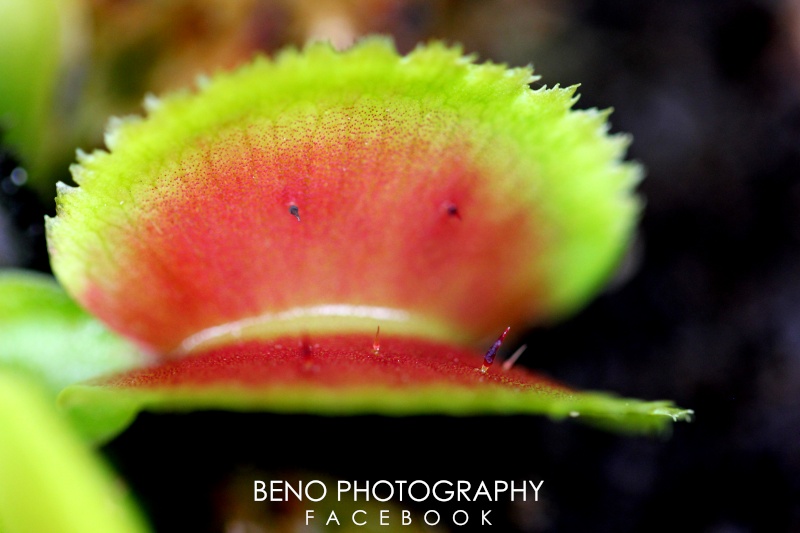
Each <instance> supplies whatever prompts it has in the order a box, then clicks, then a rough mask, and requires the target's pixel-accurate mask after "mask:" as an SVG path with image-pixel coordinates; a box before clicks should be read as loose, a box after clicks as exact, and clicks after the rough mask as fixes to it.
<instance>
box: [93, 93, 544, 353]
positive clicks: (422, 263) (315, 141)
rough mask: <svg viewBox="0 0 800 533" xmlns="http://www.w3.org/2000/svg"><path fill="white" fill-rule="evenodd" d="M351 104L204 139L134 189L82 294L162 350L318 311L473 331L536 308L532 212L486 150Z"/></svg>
mask: <svg viewBox="0 0 800 533" xmlns="http://www.w3.org/2000/svg"><path fill="white" fill-rule="evenodd" d="M353 113H354V114H352V115H351V114H349V111H347V110H342V111H339V112H331V113H328V114H326V115H325V117H324V118H318V119H317V122H316V123H314V124H310V125H308V127H307V129H306V130H302V131H301V132H300V133H298V131H297V126H296V125H292V126H291V129H286V130H284V129H282V128H283V127H282V126H281V125H276V124H270V125H268V126H264V127H255V126H251V127H249V128H231V129H230V130H228V132H227V133H224V134H220V135H218V136H217V137H214V138H208V139H205V138H204V139H203V140H200V141H198V146H197V148H198V150H197V153H194V154H189V155H187V156H186V157H185V158H183V159H182V161H181V162H180V163H176V164H170V165H166V164H165V166H164V168H163V169H160V170H158V172H159V173H160V174H161V177H160V178H159V180H158V182H157V183H156V184H155V185H153V186H149V185H148V186H144V187H143V188H142V189H134V190H133V191H132V192H133V195H134V196H133V200H131V201H130V202H126V204H133V205H124V206H121V209H125V210H126V212H127V220H128V223H127V224H124V225H122V226H114V227H111V228H109V232H108V234H107V235H105V236H104V239H105V240H106V241H107V248H108V249H110V250H113V251H114V252H113V262H108V260H107V259H104V258H103V254H98V257H97V261H98V263H97V265H96V267H95V268H94V269H93V270H90V272H92V273H91V274H90V279H89V283H88V285H87V292H86V294H85V297H84V298H82V299H81V300H82V301H83V302H84V303H85V304H86V305H87V307H89V308H90V309H91V310H92V311H93V312H94V313H95V314H96V315H98V316H100V317H101V318H102V319H103V320H105V321H106V322H108V323H110V324H111V325H112V326H113V327H114V328H115V329H117V330H119V331H121V332H123V333H124V334H126V335H128V336H131V337H133V338H136V339H138V340H139V341H140V343H141V344H143V345H144V346H146V347H148V348H150V349H152V350H154V351H157V352H167V351H170V350H172V349H174V348H175V347H176V346H177V345H178V344H179V343H180V342H181V341H182V340H183V339H185V338H186V337H188V336H190V335H192V334H194V333H196V332H197V331H200V330H202V329H205V328H208V327H212V326H216V325H219V324H224V323H228V322H231V321H236V320H240V319H243V318H248V317H252V316H258V315H262V314H265V313H274V312H279V311H283V310H286V309H289V308H294V307H303V306H313V305H325V304H348V305H370V306H385V307H391V308H396V309H403V310H406V311H409V312H412V313H415V314H417V315H421V316H428V317H434V318H436V319H439V320H441V321H444V322H448V323H451V324H454V325H455V326H456V329H461V330H463V331H466V332H470V334H474V335H475V338H481V337H482V336H484V335H494V334H495V332H496V331H499V330H500V329H501V328H502V327H505V326H506V325H509V324H518V323H520V322H524V321H527V319H528V318H530V317H532V316H535V315H536V313H537V310H538V308H539V307H541V305H542V304H541V298H539V291H540V287H537V286H536V284H535V283H531V279H535V274H533V273H532V269H533V268H534V266H535V260H536V256H537V254H539V253H541V251H540V250H538V249H537V246H538V243H539V242H540V241H541V238H540V235H539V231H540V228H537V227H536V225H535V213H532V211H531V206H529V205H525V204H524V203H523V202H514V201H513V200H514V198H513V196H512V197H511V198H509V199H507V200H499V199H498V198H502V197H503V196H502V195H498V194H497V191H496V190H495V189H496V188H497V176H495V175H489V174H488V173H487V171H485V170H482V169H481V164H477V163H475V159H476V158H477V159H480V156H479V155H475V154H480V153H481V151H482V150H483V149H484V148H485V147H481V146H474V145H472V144H470V141H469V139H468V138H467V136H466V135H462V134H460V133H459V132H458V131H454V129H453V126H452V125H450V124H448V123H446V122H445V121H444V120H443V119H442V120H440V119H438V118H437V117H428V118H426V119H425V120H423V121H421V123H420V124H418V126H417V128H416V129H411V128H409V127H407V126H404V125H403V123H402V121H400V120H398V119H397V118H396V117H394V116H391V115H388V114H384V115H382V114H381V113H382V111H374V110H373V111H364V110H363V109H361V110H358V111H353ZM359 113H360V115H359ZM426 120H427V121H428V122H426ZM286 128H289V126H287V127H286ZM287 139H288V140H287ZM483 164H484V165H485V162H484V163H483ZM504 194H505V196H506V197H507V196H508V195H509V192H508V191H506V192H505V193H504ZM512 194H513V192H512ZM292 205H295V206H297V208H298V214H299V216H300V221H298V220H297V219H296V218H295V216H293V215H292V214H291V213H290V207H291V206H292ZM453 206H455V207H456V208H457V211H458V216H455V215H453V213H452V207H453ZM104 262H105V263H104ZM104 265H105V266H104Z"/></svg>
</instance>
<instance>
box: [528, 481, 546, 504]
mask: <svg viewBox="0 0 800 533" xmlns="http://www.w3.org/2000/svg"><path fill="white" fill-rule="evenodd" d="M542 483H544V480H541V481H540V482H539V484H538V485H534V484H533V481H530V480H528V484H529V485H530V486H531V487H533V491H534V496H533V501H535V502H538V501H539V487H541V486H542Z"/></svg>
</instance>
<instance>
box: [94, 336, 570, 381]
mask: <svg viewBox="0 0 800 533" xmlns="http://www.w3.org/2000/svg"><path fill="white" fill-rule="evenodd" d="M373 340H374V338H372V337H370V336H368V335H325V336H304V337H284V338H280V339H276V340H272V341H246V342H239V343H236V344H231V345H227V346H224V347H221V348H214V349H210V350H207V351H204V352H201V353H197V354H192V355H189V356H186V357H183V358H181V359H178V360H173V361H168V362H165V363H162V364H160V365H159V366H156V367H153V368H148V369H141V370H135V371H132V372H128V373H125V374H120V375H117V376H114V377H111V378H107V379H104V380H101V381H100V382H98V383H99V384H104V385H110V386H118V387H131V388H170V387H187V386H188V387H198V388H202V387H204V386H226V385H235V386H236V387H239V388H241V389H247V388H260V389H266V388H268V387H270V386H279V387H291V386H292V385H309V384H313V385H315V386H319V387H327V388H341V389H347V388H349V387H365V386H366V387H373V386H378V387H386V388H399V389H402V388H412V389H413V388H414V387H420V386H426V385H439V384H441V385H451V386H457V387H479V386H482V385H491V384H495V385H498V386H506V387H511V388H528V387H537V388H543V387H544V388H549V389H558V390H563V391H567V390H568V389H566V387H564V386H563V385H560V384H558V383H556V382H554V381H551V380H549V379H546V378H543V377H541V376H538V375H536V374H533V373H531V372H529V371H527V370H525V369H522V368H512V369H510V370H509V371H504V370H503V369H502V368H501V364H500V363H499V362H497V363H495V364H494V365H492V367H490V368H489V370H488V371H487V372H486V373H482V372H480V370H479V369H480V367H481V363H482V362H483V357H482V355H481V354H479V353H478V352H475V351H472V350H468V349H464V348H458V347H452V346H448V345H446V344H442V343H436V342H431V341H424V340H419V339H411V338H403V337H396V338H391V337H389V338H386V339H382V340H381V343H380V344H381V346H380V352H379V353H378V354H376V353H375V352H374V351H373V349H372V344H373Z"/></svg>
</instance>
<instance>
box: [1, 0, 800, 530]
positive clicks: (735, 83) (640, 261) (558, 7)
mask: <svg viewBox="0 0 800 533" xmlns="http://www.w3.org/2000/svg"><path fill="white" fill-rule="evenodd" d="M234 5H235V7H232V6H234ZM81 16H82V18H81V19H80V20H81V21H82V22H81V24H82V26H81V27H82V28H83V31H82V32H78V36H77V37H74V38H75V39H77V40H79V41H80V43H79V44H78V45H76V47H77V48H78V49H81V50H83V51H84V55H83V56H81V57H83V59H74V57H72V56H71V57H72V59H69V60H68V64H67V65H66V67H65V68H64V69H63V71H64V72H66V74H65V75H64V77H63V78H62V79H63V80H67V81H68V83H67V81H65V82H64V83H63V84H62V85H59V86H58V88H57V91H56V92H57V99H59V101H60V102H66V103H64V104H62V108H61V119H60V120H62V128H61V131H62V141H61V142H62V143H63V145H64V148H63V149H58V148H55V149H53V150H52V151H51V153H50V155H48V157H49V158H50V159H49V160H48V164H47V165H41V166H39V167H37V168H46V169H49V170H42V171H41V172H40V173H39V174H38V175H33V174H32V173H31V172H28V173H27V174H25V175H22V174H20V172H19V170H15V169H17V168H18V167H19V165H20V161H24V154H20V153H19V151H17V150H16V149H14V148H11V147H6V148H5V149H4V151H3V155H2V162H1V165H0V170H2V181H0V266H16V267H23V268H34V269H38V270H45V271H46V270H47V268H48V263H47V258H46V252H45V245H44V236H43V230H42V216H43V214H44V213H45V212H50V211H52V210H53V205H52V196H53V189H52V183H53V182H54V180H55V179H69V178H68V176H67V175H66V174H65V171H64V169H66V161H68V160H69V159H70V158H71V157H72V153H71V151H72V150H73V149H74V147H75V146H83V147H84V148H88V147H91V146H92V145H97V144H99V143H100V132H101V131H102V124H103V122H104V120H105V117H106V116H107V115H108V114H111V113H117V114H119V113H126V112H136V111H137V110H138V106H139V102H140V101H141V99H142V97H143V95H144V94H145V93H146V92H147V91H155V92H161V91H163V90H167V89H170V88H173V87H176V86H181V85H183V84H185V83H188V82H189V81H191V79H193V77H194V76H195V75H196V73H197V72H198V71H205V72H210V71H213V70H214V69H215V68H229V67H232V66H233V65H235V64H236V63H238V62H239V61H242V60H244V59H245V58H246V57H249V56H250V54H251V52H252V51H253V50H262V51H264V52H266V53H268V54H270V53H273V52H274V51H275V50H277V49H278V48H280V47H281V46H283V45H285V44H290V43H295V44H299V43H302V42H303V41H304V40H305V39H307V38H310V37H329V38H332V39H333V41H334V42H335V43H336V44H337V45H339V46H346V45H347V44H348V43H350V42H352V40H353V39H354V38H356V37H357V36H358V35H361V34H364V33H370V32H381V33H388V34H391V35H393V36H395V39H396V41H397V44H398V48H400V49H401V51H407V50H409V49H411V48H413V46H414V44H415V43H417V42H418V41H422V40H427V39H430V38H441V39H445V40H448V41H458V42H461V43H463V45H464V49H465V51H467V52H474V53H477V54H478V55H479V57H480V58H481V59H488V60H492V61H496V62H506V63H508V64H510V65H524V64H528V63H532V64H533V65H534V66H535V69H536V71H537V73H538V74H540V75H542V76H543V78H542V80H541V81H540V82H537V83H542V84H547V85H552V84H555V83H560V84H561V85H571V84H576V83H580V84H581V88H580V93H581V94H582V96H581V100H580V102H579V103H578V106H577V107H581V108H585V107H595V106H596V107H601V108H605V107H610V106H613V107H614V110H615V111H614V114H613V115H612V118H611V120H612V123H613V129H614V131H624V132H629V133H631V134H632V135H633V138H634V142H633V144H632V147H631V150H630V155H631V157H632V158H633V159H636V160H638V161H640V162H641V163H643V164H644V165H645V167H646V168H647V177H646V179H645V181H644V182H643V183H642V184H641V186H640V191H641V194H642V196H643V197H644V198H645V200H646V209H645V211H644V215H643V218H642V221H641V225H640V228H641V229H640V232H639V235H638V239H637V242H636V243H635V246H634V248H633V252H632V253H631V255H630V257H629V258H628V260H627V261H626V264H625V268H624V269H623V272H622V273H621V274H620V279H619V280H618V282H617V283H615V284H614V285H613V286H612V288H611V289H609V291H607V292H606V293H605V294H604V295H602V296H601V297H600V298H598V299H597V300H596V301H595V302H594V303H592V304H591V305H590V306H589V307H588V308H586V309H585V310H584V311H583V312H581V313H580V314H578V315H577V316H575V317H573V318H572V319H570V320H568V321H566V322H564V323H562V324H559V325H554V326H548V327H540V328H538V329H536V330H534V331H532V332H530V334H529V335H528V336H527V338H526V339H525V342H527V344H528V345H529V350H528V352H527V353H526V354H525V355H524V356H523V358H522V362H521V364H524V365H527V366H529V367H531V368H535V369H537V370H539V371H542V372H544V373H546V374H548V375H550V376H553V377H555V378H558V379H560V380H562V381H564V382H566V383H569V384H571V385H574V386H575V387H578V388H585V389H602V390H613V391H615V392H618V393H620V394H623V395H629V396H633V397H640V398H648V399H658V398H669V399H674V400H675V401H676V403H677V404H678V405H681V406H684V407H690V408H693V409H694V410H695V411H696V413H697V416H696V420H695V421H694V422H693V423H691V424H679V425H677V426H675V428H674V432H673V435H672V436H671V438H668V439H658V438H656V439H652V438H639V437H626V436H615V435H610V434H607V433H604V432H602V431H599V430H595V429H592V428H588V427H584V426H581V425H579V424H575V423H571V422H569V423H553V422H550V421H548V420H543V419H538V418H527V417H507V418H502V417H501V418H469V419H451V418H440V417H422V418H415V417H410V418H400V419H386V418H381V417H354V418H345V419H338V418H337V419H328V418H324V417H313V416H306V417H300V416H278V415H230V414H220V413H216V414H215V413H198V414H193V415H187V416H183V415H181V416H177V415H171V416H168V415H158V416H157V415H143V416H141V417H140V419H139V420H138V421H137V422H136V423H135V424H134V426H133V427H132V428H131V429H130V430H129V431H128V432H126V433H125V434H124V435H122V436H121V437H119V438H118V439H117V440H115V441H114V442H112V443H110V445H108V446H107V447H106V448H105V450H104V451H105V452H106V453H107V454H108V455H109V457H111V459H112V461H113V462H114V463H115V465H116V466H117V468H118V469H119V470H120V471H121V473H122V475H123V477H125V478H126V479H127V481H128V482H129V483H130V484H131V486H132V488H133V490H134V491H136V492H137V493H138V494H139V495H140V499H141V500H142V503H143V505H144V506H145V509H146V511H147V512H148V513H149V515H150V516H151V517H152V519H153V522H154V524H155V525H156V527H157V529H158V530H160V531H179V530H180V531H189V530H191V531H204V530H225V531H230V532H233V531H254V532H255V531H267V530H266V529H263V530H262V529H257V526H256V525H255V524H256V523H257V521H258V519H257V515H258V514H259V513H260V512H262V511H259V510H258V509H253V508H252V504H247V502H246V501H244V500H247V497H249V496H250V495H249V493H247V496H242V497H240V496H241V494H245V493H246V491H244V492H242V491H241V490H240V486H241V484H242V483H249V482H251V481H252V479H253V478H254V476H256V477H257V478H258V476H266V475H268V474H266V473H270V474H269V475H289V474H286V473H287V472H290V473H294V474H293V475H298V474H297V472H303V471H311V472H321V473H323V474H325V475H329V476H334V477H342V478H345V479H353V478H359V477H360V478H362V479H373V480H375V479H395V478H397V479H416V478H422V479H441V478H444V479H472V480H481V479H483V480H492V479H511V478H515V479H544V484H543V488H542V489H541V491H540V496H541V501H540V502H538V503H536V504H531V503H529V504H527V505H507V504H501V505H497V506H495V507H496V511H495V512H494V513H493V516H495V517H496V518H497V522H496V523H495V530H498V531H523V532H550V531H559V532H573V531H574V532H588V531H592V532H606V531H608V532H643V531H648V532H651V531H656V532H658V531H697V532H706V533H745V532H784V531H786V532H800V178H799V177H798V170H799V169H800V3H797V2H791V1H783V2H781V1H766V0H764V1H757V0H720V1H715V2H710V1H700V0H672V1H650V2H640V1H634V0H613V1H599V0H597V1H592V0H575V1H563V0H528V1H523V0H486V1H482V0H471V1H470V0H462V1H444V0H442V1H427V2H426V1H399V0H395V1H392V0H375V1H372V0H369V1H363V2H355V1H351V2H348V1H344V0H342V1H334V0H320V1H310V0H308V1H297V2H290V1H288V0H284V1H280V0H274V1H266V0H248V1H243V2H240V3H228V2H221V1H213V0H207V1H202V2H189V1H181V0H176V1H174V2H159V1H156V0H147V1H140V2H137V1H132V0H130V1H122V0H117V1H112V0H95V1H93V2H88V4H87V5H86V6H85V7H84V8H82V11H81ZM64 117H69V120H66V119H64ZM64 122H66V123H67V124H68V126H66V127H63V123H64ZM56 144H57V143H56ZM65 154H66V155H65ZM23 167H25V165H24V164H23ZM47 191H50V192H49V193H48V192H47ZM265 472H266V473H265ZM276 473H277V474H276ZM248 480H249V481H248ZM237 487H238V488H237ZM240 493H241V494H240ZM237 495H239V496H237ZM456 508H457V507H456ZM242 516H249V517H250V518H252V520H250V521H249V522H247V521H245V522H246V523H247V524H250V525H242V524H244V523H245V522H242V520H241V517H242ZM254 516H255V517H256V518H253V517H254ZM237 517H239V518H237ZM237 520H238V521H237ZM470 525H473V523H472V522H471V523H470ZM247 527H249V528H251V529H246V528H247ZM236 528H239V529H236ZM252 528H256V529H252ZM456 529H457V530H465V531H468V530H471V529H473V528H470V527H463V528H456ZM475 529H477V528H475ZM484 530H485V528H484Z"/></svg>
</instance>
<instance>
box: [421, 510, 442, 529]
mask: <svg viewBox="0 0 800 533" xmlns="http://www.w3.org/2000/svg"><path fill="white" fill-rule="evenodd" d="M431 513H433V514H435V515H436V522H428V515H429V514H431ZM422 519H423V520H425V523H426V524H428V525H429V526H435V525H436V524H438V523H439V520H441V517H440V516H439V513H437V512H436V511H434V510H433V509H431V510H430V511H425V515H424V516H423V517H422Z"/></svg>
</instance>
